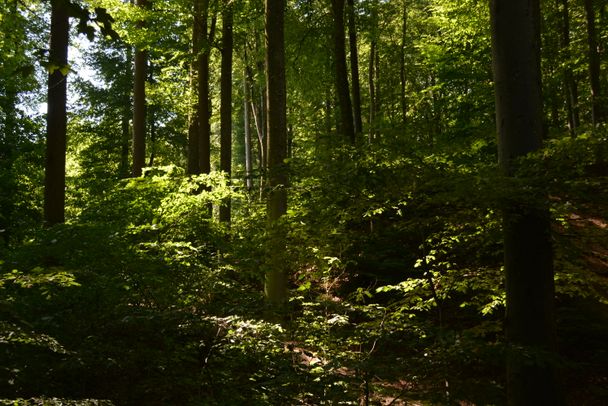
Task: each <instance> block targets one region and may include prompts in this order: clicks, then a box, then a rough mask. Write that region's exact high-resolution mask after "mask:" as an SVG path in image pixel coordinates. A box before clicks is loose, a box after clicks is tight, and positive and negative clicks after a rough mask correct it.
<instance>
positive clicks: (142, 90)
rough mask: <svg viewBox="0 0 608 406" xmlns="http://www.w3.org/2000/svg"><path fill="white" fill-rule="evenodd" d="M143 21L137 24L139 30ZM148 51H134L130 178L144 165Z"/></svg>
mask: <svg viewBox="0 0 608 406" xmlns="http://www.w3.org/2000/svg"><path fill="white" fill-rule="evenodd" d="M135 4H136V5H137V6H138V7H141V8H146V7H147V5H148V2H147V0H136V3H135ZM144 25H145V22H144V21H141V22H139V23H138V26H139V27H140V28H143V27H144ZM147 64H148V51H147V50H146V49H142V48H141V47H137V48H136V49H135V65H134V67H133V169H132V176H134V177H137V176H141V170H142V168H143V167H144V166H145V165H146V77H147V73H146V71H147Z"/></svg>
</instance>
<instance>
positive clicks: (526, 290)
mask: <svg viewBox="0 0 608 406" xmlns="http://www.w3.org/2000/svg"><path fill="white" fill-rule="evenodd" d="M490 11H491V22H492V56H493V68H494V82H495V97H496V123H497V131H498V142H499V145H498V155H499V163H500V167H501V170H502V172H503V173H504V174H505V175H506V176H510V177H514V176H517V159H518V158H520V157H522V156H525V155H526V154H528V153H530V152H533V151H536V150H538V149H539V148H540V147H541V142H542V131H543V125H542V119H543V115H542V97H541V77H540V55H539V54H540V30H539V26H540V23H539V15H540V9H539V0H492V2H491V5H490ZM522 181H523V180H522ZM527 187H528V186H524V188H527ZM523 192H524V190H517V191H515V192H514V193H515V195H514V196H512V199H510V201H509V202H508V204H506V205H505V207H504V213H503V233H504V261H505V265H504V266H505V273H506V302H507V314H506V326H505V328H506V336H507V343H508V345H509V350H508V356H507V386H508V401H509V404H510V405H557V404H559V397H558V395H557V387H556V384H555V376H554V375H555V374H554V371H553V368H552V366H551V362H550V359H549V357H550V354H551V352H552V351H553V350H554V338H555V330H554V310H553V307H554V304H553V300H554V298H553V297H554V282H553V258H552V247H551V236H550V224H549V215H548V214H549V213H548V209H547V208H546V207H545V206H544V205H543V204H537V203H533V202H532V201H531V200H530V198H529V196H528V198H527V199H526V196H524V195H525V194H524V193H523ZM541 200H543V199H541ZM530 359H532V360H536V361H533V362H531V361H530Z"/></svg>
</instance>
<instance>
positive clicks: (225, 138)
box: [220, 4, 233, 223]
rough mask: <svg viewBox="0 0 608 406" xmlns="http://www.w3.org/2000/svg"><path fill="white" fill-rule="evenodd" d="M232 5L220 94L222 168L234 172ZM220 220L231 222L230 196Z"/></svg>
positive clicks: (225, 18)
mask: <svg viewBox="0 0 608 406" xmlns="http://www.w3.org/2000/svg"><path fill="white" fill-rule="evenodd" d="M232 42H233V39H232V6H231V5H228V4H226V6H225V8H224V11H223V12H222V66H221V71H222V72H221V75H222V76H221V84H220V87H221V96H220V99H221V100H220V169H221V170H222V171H223V172H225V173H226V176H228V179H230V175H231V173H232ZM220 221H222V222H226V223H229V222H230V198H228V199H226V200H225V201H224V202H222V204H221V206H220Z"/></svg>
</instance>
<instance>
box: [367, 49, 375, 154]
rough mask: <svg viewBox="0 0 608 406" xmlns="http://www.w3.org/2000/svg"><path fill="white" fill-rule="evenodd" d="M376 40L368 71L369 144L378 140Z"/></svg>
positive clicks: (370, 51)
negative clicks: (375, 139)
mask: <svg viewBox="0 0 608 406" xmlns="http://www.w3.org/2000/svg"><path fill="white" fill-rule="evenodd" d="M375 61H376V40H375V39H372V42H371V44H370V46H369V69H368V71H369V72H368V87H369V135H368V139H369V142H370V143H372V141H373V140H374V138H376V85H375V83H374V78H375V77H376V74H375V72H374V68H375V66H376V64H375Z"/></svg>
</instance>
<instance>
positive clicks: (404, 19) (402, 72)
mask: <svg viewBox="0 0 608 406" xmlns="http://www.w3.org/2000/svg"><path fill="white" fill-rule="evenodd" d="M406 40H407V3H406V1H405V0H404V1H403V17H402V24H401V47H400V53H401V55H400V58H399V80H400V85H401V87H400V90H401V120H402V123H403V126H404V127H405V125H406V123H407V99H406V94H405V88H406V79H407V77H406V71H405V45H406Z"/></svg>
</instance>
